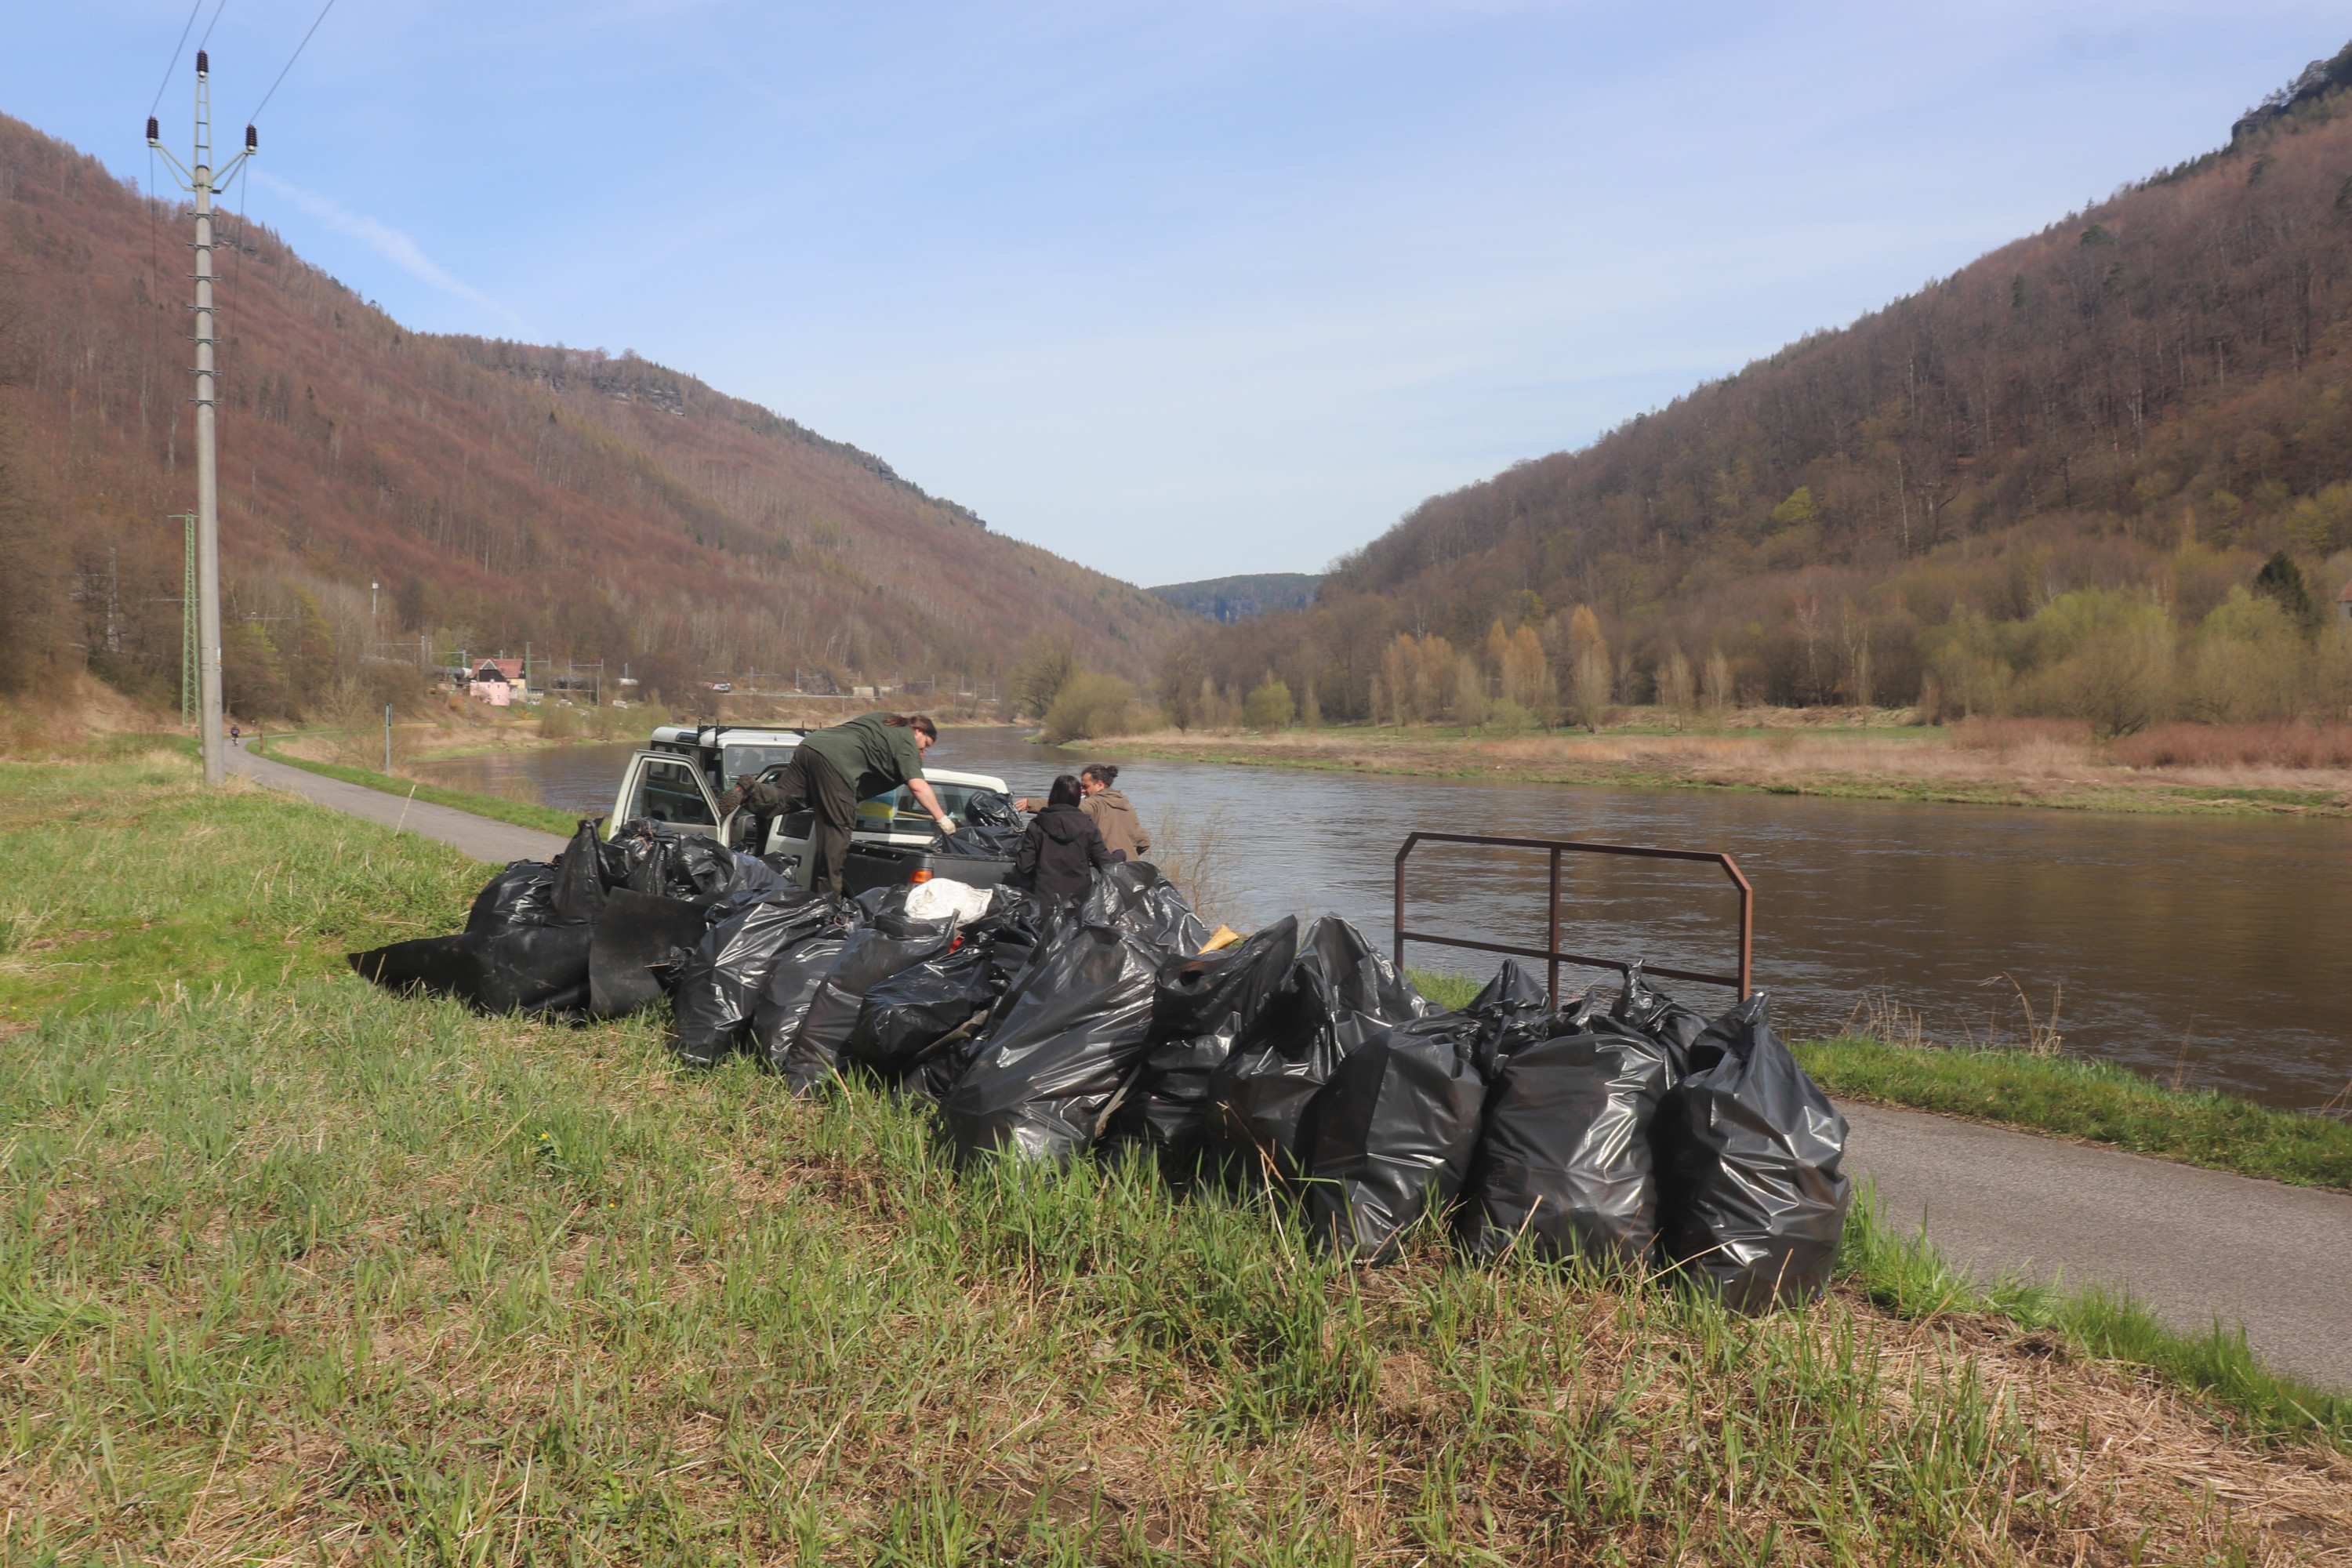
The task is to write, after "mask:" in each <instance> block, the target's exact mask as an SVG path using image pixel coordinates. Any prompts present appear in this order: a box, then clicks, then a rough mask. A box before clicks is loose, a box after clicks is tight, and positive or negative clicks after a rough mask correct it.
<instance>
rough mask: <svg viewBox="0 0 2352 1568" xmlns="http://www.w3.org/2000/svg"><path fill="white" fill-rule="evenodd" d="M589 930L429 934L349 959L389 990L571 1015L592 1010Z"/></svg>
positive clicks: (489, 1009) (525, 928) (485, 1008)
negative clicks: (450, 934) (589, 974)
mask: <svg viewBox="0 0 2352 1568" xmlns="http://www.w3.org/2000/svg"><path fill="white" fill-rule="evenodd" d="M589 939H590V931H589V928H588V927H586V926H583V925H562V926H557V925H543V926H531V925H519V926H509V927H508V928H507V929H506V930H504V931H464V932H461V933H459V934H458V935H457V936H428V937H422V938H419V939H418V940H417V941H415V942H394V943H393V944H392V945H391V946H389V947H379V948H375V949H373V950H372V951H370V952H353V953H346V954H345V955H344V958H345V961H346V962H348V963H350V964H351V966H352V970H353V971H354V972H356V973H358V974H359V975H360V976H361V977H362V979H366V980H372V981H373V982H375V983H376V984H378V985H381V986H383V988H384V989H386V990H387V991H425V992H429V993H431V994H435V995H439V996H455V997H457V999H459V1000H460V1001H463V1002H467V1003H469V1004H471V1005H473V1006H475V1007H477V1008H478V1009H480V1010H481V1011H482V1012H485V1013H491V1014H502V1013H515V1012H521V1013H541V1014H562V1015H572V1014H576V1013H581V1012H584V1011H585V1010H586V1009H587V1006H588V944H589Z"/></svg>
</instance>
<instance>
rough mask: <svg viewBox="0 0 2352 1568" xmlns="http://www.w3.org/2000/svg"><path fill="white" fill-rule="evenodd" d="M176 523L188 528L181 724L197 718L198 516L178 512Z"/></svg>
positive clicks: (182, 597) (174, 516)
mask: <svg viewBox="0 0 2352 1568" xmlns="http://www.w3.org/2000/svg"><path fill="white" fill-rule="evenodd" d="M172 521H173V522H177V523H182V524H184V525H185V526H184V528H183V530H182V531H183V532H184V533H185V534H186V535H187V548H186V549H185V551H184V552H182V554H181V556H180V722H181V723H183V724H184V723H186V722H188V721H190V720H192V719H194V717H195V716H196V679H197V676H196V667H197V664H198V662H199V661H198V659H197V657H196V514H195V513H194V512H192V511H178V512H173V514H172Z"/></svg>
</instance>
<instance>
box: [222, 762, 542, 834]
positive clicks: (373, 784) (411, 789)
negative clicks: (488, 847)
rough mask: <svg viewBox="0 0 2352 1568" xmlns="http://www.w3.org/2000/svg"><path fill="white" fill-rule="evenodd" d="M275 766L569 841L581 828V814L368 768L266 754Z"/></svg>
mask: <svg viewBox="0 0 2352 1568" xmlns="http://www.w3.org/2000/svg"><path fill="white" fill-rule="evenodd" d="M262 754H263V755H265V756H267V757H268V759H269V760H270V761H271V762H273V763H285V764H286V765H287V766H288V767H289V768H300V769H301V770H302V771H303V772H305V773H317V774H319V775H320V776H321V777H323V778H331V779H341V780H342V781H343V782H344V783H345V784H360V785H362V786H364V787H365V788H368V789H376V790H382V791H383V793H384V794H386V795H400V796H403V797H404V798H409V799H415V800H421V801H424V802H425V804H427V805H446V806H450V807H452V808H454V809H456V810H458V811H470V812H472V813H473V814H474V815H475V816H487V817H490V818H492V819H494V820H496V821H499V822H511V823H513V824H514V825H515V826H518V827H536V828H539V829H541V831H542V832H547V833H560V834H562V836H563V837H566V838H569V837H572V833H573V832H574V831H575V830H576V829H577V828H578V827H579V826H580V816H581V814H580V813H578V812H572V811H557V810H556V809H554V808H553V807H552V806H545V805H532V804H531V803H530V802H529V801H521V800H509V799H507V798H506V797H505V796H503V795H475V794H472V793H470V792H468V791H466V790H461V789H443V788H442V787H441V786H440V785H438V784H419V783H417V782H416V781H415V779H404V778H394V776H392V775H391V774H390V773H371V772H369V771H368V770H367V769H365V768H347V767H344V766H342V765H341V764H340V763H313V762H309V761H306V760H305V759H303V758H300V757H289V756H287V755H286V754H284V753H283V752H275V751H272V752H263V753H262Z"/></svg>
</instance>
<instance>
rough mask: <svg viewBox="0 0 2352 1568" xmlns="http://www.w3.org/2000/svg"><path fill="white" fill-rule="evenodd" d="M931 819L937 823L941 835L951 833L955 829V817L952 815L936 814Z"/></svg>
mask: <svg viewBox="0 0 2352 1568" xmlns="http://www.w3.org/2000/svg"><path fill="white" fill-rule="evenodd" d="M931 820H932V821H934V822H936V823H937V824H939V829H940V835H941V836H942V837H944V836H946V835H948V834H950V833H953V832H954V831H955V830H956V825H955V818H954V817H952V816H937V817H933V818H932V819H931Z"/></svg>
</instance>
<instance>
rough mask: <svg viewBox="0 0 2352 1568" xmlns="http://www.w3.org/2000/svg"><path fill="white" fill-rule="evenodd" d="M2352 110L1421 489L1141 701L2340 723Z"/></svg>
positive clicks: (1180, 708) (2292, 93) (2323, 75)
mask: <svg viewBox="0 0 2352 1568" xmlns="http://www.w3.org/2000/svg"><path fill="white" fill-rule="evenodd" d="M2347 83H2352V47H2347V50H2346V51H2345V52H2344V53H2343V54H2341V55H2339V56H2337V57H2336V58H2335V59H2333V60H2330V61H2325V62H2319V63H2317V64H2315V65H2314V66H2313V67H2312V68H2310V69H2309V70H2307V71H2306V72H2305V73H2304V74H2303V75H2302V76H2301V77H2299V78H2298V79H2296V80H2295V81H2294V83H2291V84H2290V86H2289V87H2288V88H2287V89H2282V91H2281V92H2280V93H2277V94H2273V97H2272V99H2271V100H2268V101H2267V102H2266V103H2265V104H2264V105H2263V106H2262V107H2261V108H2260V109H2258V110H2255V111H2254V112H2252V113H2251V114H2250V115H2249V116H2248V117H2247V118H2246V119H2245V120H2243V121H2240V123H2239V126H2238V127H2237V129H2236V132H2235V133H2234V134H2233V136H2232V139H2231V143H2230V145H2229V146H2228V147H2226V148H2224V149H2222V150H2221V151H2219V152H2216V153H2211V154H2209V155H2207V156H2205V157H2202V158H2200V159H2197V160H2194V161H2193V162H2191V163H2185V164H2182V165H2181V166H2179V167H2178V168H2174V169H2170V170H2168V171H2165V172H2163V173H2161V174H2158V175H2156V176H2155V177H2153V178H2151V179H2148V180H2147V181H2145V182H2143V183H2141V184H2137V185H2136V186H2133V187H2130V188H2127V189H2125V190H2122V191H2119V192H2118V193H2116V195H2115V196H2114V197H2113V198H2112V199H2110V200H2108V201H2106V202H2105V203H2103V204H2100V205H2097V206H2095V207H2094V208H2092V209H2091V210H2089V211H2085V212H2082V213H2078V214H2072V215H2069V216H2068V217H2067V218H2066V219H2065V220H2064V221H2063V222H2060V223H2056V224H2053V225H2052V226H2050V227H2048V228H2047V229H2045V230H2043V231H2042V233H2040V234H2036V235H2033V236H2031V237H2027V238H2023V239H2020V240H2018V241H2016V242H2014V243H2013V244H2010V245H2007V246H2004V247H2001V248H2000V249H1999V250H1996V251H1994V252H1992V253H1991V254H1990V255H1987V256H1985V257H1982V258H1979V259H1978V260H1977V261H1975V262H1973V263H1971V264H1969V266H1967V267H1965V268H1961V269H1960V270H1959V271H1958V272H1956V273H1954V274H1953V275H1952V276H1950V277H1948V278H1943V279H1936V280H1933V281H1931V282H1930V283H1929V284H1928V285H1927V287H1925V288H1923V289H1920V290H1919V291H1918V292H1917V293H1916V294H1913V295H1911V296H1909V297H1908V298H1906V299H1903V300H1897V301H1895V303H1893V304H1891V305H1889V306H1887V307H1886V308H1885V309H1884V310H1877V311H1874V312H1873V313H1871V314H1869V315H1866V316H1864V317H1863V318H1862V319H1861V320H1859V321H1855V322H1854V323H1853V325H1852V326H1850V327H1847V328H1845V329H1843V330H1841V331H1824V332H1821V333H1817V334H1814V335H1812V336H1810V337H1807V338H1805V339H1803V340H1802V341H1801V342H1795V343H1792V344H1790V346H1789V347H1788V348H1786V349H1784V350H1782V351H1781V352H1780V353H1776V354H1774V355H1772V356H1771V357H1770V358H1769V360H1765V361H1761V362H1759V363H1754V364H1751V365H1748V367H1747V368H1746V369H1744V370H1742V371H1740V372H1739V373H1738V374H1736V375H1732V376H1729V377H1727V378H1726V379H1724V380H1722V381H1719V382H1716V383H1712V384H1707V385H1704V386H1701V387H1699V388H1698V389H1697V390H1696V391H1694V392H1692V393H1691V394H1689V395H1687V396H1685V397H1683V398H1681V399H1679V400H1678V401H1676V402H1675V404H1674V405H1671V406H1669V407H1666V408H1664V409H1661V410H1658V411H1656V412H1654V413H1652V414H1649V415H1645V416H1641V417H1638V418H1635V419H1633V420H1632V421H1630V422H1628V423H1627V424H1625V425H1623V426H1620V427H1618V428H1617V429H1616V430H1614V431H1612V432H1611V433H1610V434H1609V435H1608V436H1606V437H1603V438H1602V439H1601V440H1600V441H1598V442H1596V443H1594V444H1593V445H1592V446H1591V447H1587V448H1585V449H1583V450H1580V451H1574V452H1562V453H1558V454H1555V455H1553V456H1550V457H1547V458H1540V459H1538V460H1535V461H1530V462H1524V463H1521V464H1518V465H1517V466H1516V467H1514V468H1511V469H1509V470H1508V471H1507V472H1505V473H1503V474H1500V475H1497V476H1496V477H1495V478H1494V479H1488V480H1486V481H1485V482H1483V483H1479V484H1475V485H1471V486H1468V487H1466V488H1465V489H1460V490H1457V491H1455V492H1454V493H1452V494H1449V495H1442V496H1436V497H1433V498H1432V499H1430V500H1427V501H1424V502H1423V503H1422V504H1421V505H1420V506H1419V507H1417V508H1416V509H1414V510H1412V512H1411V513H1410V514H1409V515H1407V516H1406V517H1405V518H1404V519H1403V520H1402V521H1400V522H1399V523H1397V524H1396V525H1395V526H1394V527H1393V528H1391V529H1390V530H1389V531H1387V532H1386V533H1384V534H1382V535H1381V537H1380V538H1378V539H1376V540H1374V541H1373V542H1371V543H1370V544H1368V545H1367V546H1365V547H1364V548H1363V549H1362V550H1361V551H1360V552H1357V553H1355V554H1354V555H1352V556H1350V557H1349V558H1347V559H1346V560H1344V561H1342V562H1341V563H1339V565H1338V567H1337V568H1336V570H1335V571H1334V573H1333V574H1332V575H1331V576H1330V577H1329V578H1328V580H1326V582H1325V583H1324V584H1323V585H1322V589H1321V593H1320V595H1319V597H1318V601H1317V603H1316V605H1314V606H1313V607H1312V608H1311V609H1309V610H1307V611H1304V612H1294V613H1288V614H1278V615H1274V616H1264V617H1261V618H1258V619H1254V620H1248V621H1244V622H1241V623H1239V624H1237V625H1234V626H1223V627H1217V628H1213V629H1206V630H1203V631H1202V632H1199V633H1196V634H1195V635H1194V636H1192V637H1190V638H1188V639H1185V640H1184V641H1183V642H1182V643H1181V645H1180V646H1178V647H1176V648H1175V649H1174V651H1173V652H1172V653H1171V657H1170V658H1169V659H1168V660H1167V661H1166V664H1165V666H1164V668H1163V669H1162V672H1161V679H1160V698H1161V701H1162V703H1163V705H1164V706H1165V707H1167V709H1168V710H1169V712H1170V715H1171V718H1174V719H1177V720H1179V721H1196V719H1197V716H1198V714H1203V713H1205V714H1215V713H1221V712H1222V713H1226V714H1232V713H1237V712H1239V711H1240V710H1241V709H1242V707H1243V705H1244V703H1245V701H1246V700H1247V698H1248V696H1249V694H1250V693H1251V692H1252V691H1254V690H1261V689H1266V688H1268V687H1269V686H1270V685H1276V684H1278V685H1279V687H1280V688H1281V689H1282V690H1283V692H1285V693H1286V694H1288V697H1289V699H1290V700H1291V702H1292V703H1293V705H1294V710H1305V709H1306V708H1307V706H1308V704H1307V693H1308V692H1310V691H1311V692H1312V693H1313V703H1312V707H1313V709H1314V710H1316V711H1317V712H1319V714H1320V715H1321V716H1323V717H1325V718H1349V719H1359V720H1360V719H1370V718H1374V717H1377V718H1378V719H1379V720H1381V721H1383V722H1386V721H1402V722H1412V721H1447V722H1454V723H1472V722H1479V721H1482V720H1484V721H1489V722H1493V721H1495V720H1496V714H1497V713H1500V715H1501V716H1502V720H1503V721H1506V722H1507V723H1519V722H1525V721H1557V720H1566V721H1571V722H1572V721H1578V720H1580V719H1582V718H1586V717H1589V716H1591V715H1592V714H1594V713H1595V712H1597V711H1598V710H1601V709H1604V708H1606V707H1608V706H1609V705H1611V704H1630V703H1645V702H1651V701H1658V702H1662V703H1665V704H1667V705H1669V706H1681V707H1690V706H1695V705H1702V704H1706V703H1708V702H1714V703H1718V704H1727V703H1732V702H1741V701H1745V702H1767V703H1773V704H1780V705H1787V706H1803V705H1815V704H1859V705H1870V704H1879V705H1887V704H1897V705H1900V704H1911V703H1915V702H1916V703H1919V704H1921V705H1922V706H1923V707H1924V708H1926V709H1927V710H1928V711H1929V712H1930V713H1931V714H1934V713H1942V712H1952V713H1959V712H1992V713H2003V712H2011V711H2014V712H2019V713H2028V714H2032V713H2040V714H2052V715H2063V716H2068V717H2074V718H2080V719H2084V720H2086V721H2089V722H2090V723H2091V724H2092V726H2093V727H2094V728H2095V729H2097V730H2099V731H2105V732H2116V731H2128V730H2133V729H2137V728H2139V727H2142V726H2144V725H2146V724H2148V723H2151V722H2154V721H2158V720H2161V719H2166V718H2187V719H2200V718H2206V719H2219V720H2252V719H2271V718H2285V717H2293V716H2297V715H2301V716H2306V717H2310V716H2326V717H2333V718H2336V719H2342V718H2344V717H2346V716H2347V706H2352V647H2347V636H2352V633H2347V631H2345V630H2344V629H2342V627H2341V626H2340V616H2341V613H2342V612H2341V611H2340V610H2339V606H2338V605H2337V603H2336V599H2337V595H2338V594H2339V593H2340V592H2341V591H2342V590H2343V587H2344V584H2345V583H2346V581H2347V577H2352V91H2347V90H2346V86H2347ZM1204 682H1205V685H1204ZM1270 706H1274V707H1278V706H1280V704H1279V702H1278V701H1277V702H1274V703H1272V704H1271V705H1270Z"/></svg>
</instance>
